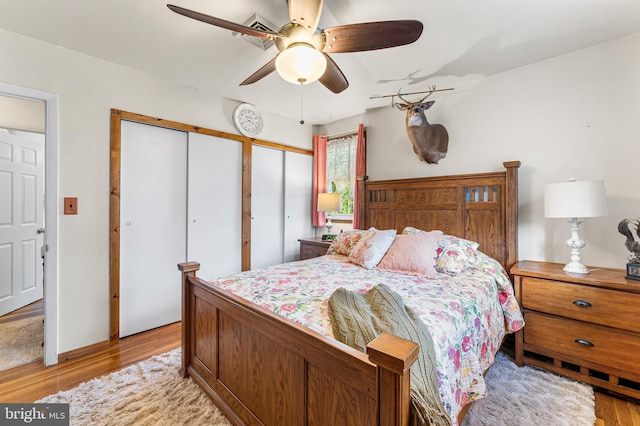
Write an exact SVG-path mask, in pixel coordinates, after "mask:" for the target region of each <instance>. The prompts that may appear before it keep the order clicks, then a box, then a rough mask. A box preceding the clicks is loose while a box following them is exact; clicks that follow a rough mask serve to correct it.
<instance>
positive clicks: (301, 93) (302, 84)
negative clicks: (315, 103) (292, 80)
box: [300, 81, 304, 124]
mask: <svg viewBox="0 0 640 426" xmlns="http://www.w3.org/2000/svg"><path fill="white" fill-rule="evenodd" d="M303 88H304V81H301V82H300V124H304V93H303V90H304V89H303Z"/></svg>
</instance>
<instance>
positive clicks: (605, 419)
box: [0, 323, 640, 426]
mask: <svg viewBox="0 0 640 426" xmlns="http://www.w3.org/2000/svg"><path fill="white" fill-rule="evenodd" d="M180 338H181V327H180V323H175V324H170V325H167V326H164V327H160V328H157V329H155V330H151V331H147V332H144V333H140V334H137V335H134V336H130V337H126V338H123V339H121V340H120V343H119V344H118V345H115V346H112V347H109V348H105V349H102V350H99V351H96V352H94V353H91V354H89V355H85V356H82V357H80V358H76V359H73V360H70V361H65V362H62V363H60V364H58V365H55V366H49V367H46V368H45V367H44V366H43V365H42V362H35V363H31V364H27V365H25V366H22V367H17V368H14V369H11V370H7V371H4V372H0V402H3V403H11V402H26V403H28V402H34V401H36V400H38V399H40V398H42V397H44V396H47V395H50V394H52V393H56V392H59V391H61V390H67V389H70V388H72V387H74V386H76V385H78V384H80V383H82V382H84V381H87V380H89V379H92V378H94V377H99V376H103V375H105V374H109V373H111V372H114V371H117V370H120V369H122V368H124V367H127V366H129V365H131V364H134V363H136V362H138V361H142V360H144V359H147V358H149V357H151V356H153V355H157V354H161V353H164V352H167V351H170V350H171V349H174V348H177V347H178V346H180ZM596 416H597V421H596V426H640V405H638V402H637V401H635V402H629V401H626V400H624V399H621V398H616V397H613V396H610V395H608V394H605V393H601V392H596Z"/></svg>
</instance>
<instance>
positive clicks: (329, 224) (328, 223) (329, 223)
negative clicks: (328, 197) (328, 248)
mask: <svg viewBox="0 0 640 426" xmlns="http://www.w3.org/2000/svg"><path fill="white" fill-rule="evenodd" d="M325 226H326V227H327V233H326V235H332V234H331V229H332V228H333V223H331V215H330V214H327V223H326V224H325Z"/></svg>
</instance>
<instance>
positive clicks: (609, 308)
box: [511, 261, 640, 398]
mask: <svg viewBox="0 0 640 426" xmlns="http://www.w3.org/2000/svg"><path fill="white" fill-rule="evenodd" d="M563 266H564V265H562V264H559V263H547V262H534V261H522V262H518V263H517V264H516V265H515V266H514V267H513V268H512V269H511V273H512V274H513V276H514V285H515V293H516V298H517V299H518V303H519V304H520V307H521V308H523V313H524V320H525V326H524V329H523V330H521V331H519V332H518V333H516V336H515V349H516V363H517V364H518V365H520V366H522V365H523V364H530V365H535V366H538V367H542V368H545V369H547V370H550V371H553V372H555V373H558V374H562V375H565V376H568V377H572V378H574V379H577V380H580V381H583V382H587V383H591V384H593V385H595V386H599V387H602V388H605V389H610V390H612V391H615V392H618V393H621V394H624V395H629V396H632V397H634V398H640V282H638V281H633V280H627V279H625V271H623V270H622V269H609V268H595V267H590V268H589V269H590V270H591V273H590V274H587V275H582V274H572V273H567V272H564V271H563V270H562V268H563Z"/></svg>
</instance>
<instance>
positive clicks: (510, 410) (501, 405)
mask: <svg viewBox="0 0 640 426" xmlns="http://www.w3.org/2000/svg"><path fill="white" fill-rule="evenodd" d="M486 381H487V391H488V393H487V396H485V397H484V398H482V399H480V400H478V401H476V402H474V403H473V405H472V406H471V408H470V409H469V412H468V413H467V416H466V417H465V419H464V422H463V426H480V425H483V426H485V425H486V426H538V425H539V426H583V425H584V426H593V425H594V423H595V421H596V415H595V397H594V393H593V388H592V387H591V386H589V385H586V384H584V383H581V382H577V381H574V380H571V379H567V378H565V377H561V376H558V375H556V374H553V373H550V372H548V371H544V370H540V369H536V368H532V367H527V366H525V367H518V366H517V365H516V364H515V363H514V362H512V361H511V360H510V359H509V358H507V357H506V356H504V355H503V354H502V353H498V356H497V357H496V362H495V363H494V365H493V366H491V368H490V369H489V372H488V373H487V377H486Z"/></svg>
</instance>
